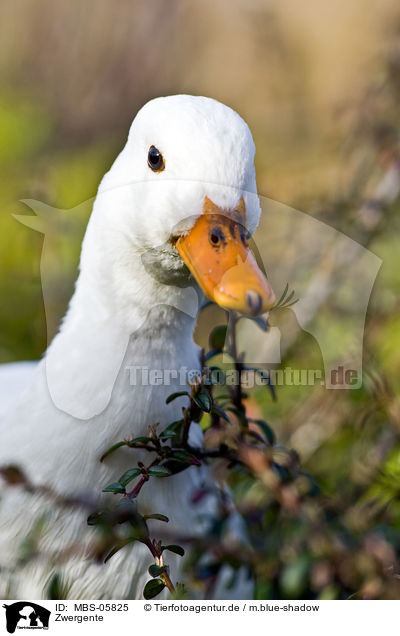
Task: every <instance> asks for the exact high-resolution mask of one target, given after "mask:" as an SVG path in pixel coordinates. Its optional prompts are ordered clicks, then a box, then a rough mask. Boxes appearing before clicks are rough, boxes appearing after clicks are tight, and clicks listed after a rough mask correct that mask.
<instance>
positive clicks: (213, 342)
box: [209, 325, 227, 350]
mask: <svg viewBox="0 0 400 636" xmlns="http://www.w3.org/2000/svg"><path fill="white" fill-rule="evenodd" d="M226 332H227V327H226V325H219V326H218V327H215V328H214V329H213V330H212V332H211V333H210V338H209V342H210V347H211V349H220V350H222V349H223V348H224V344H225V340H226Z"/></svg>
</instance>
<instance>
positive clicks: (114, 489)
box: [103, 481, 125, 494]
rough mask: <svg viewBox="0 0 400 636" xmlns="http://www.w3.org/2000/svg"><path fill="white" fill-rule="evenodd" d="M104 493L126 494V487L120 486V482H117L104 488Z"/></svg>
mask: <svg viewBox="0 0 400 636" xmlns="http://www.w3.org/2000/svg"><path fill="white" fill-rule="evenodd" d="M103 492H113V493H115V494H116V493H123V494H125V486H122V484H120V483H119V481H116V482H115V483H113V484H110V485H109V486H107V487H106V488H103Z"/></svg>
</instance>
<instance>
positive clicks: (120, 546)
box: [104, 537, 136, 563]
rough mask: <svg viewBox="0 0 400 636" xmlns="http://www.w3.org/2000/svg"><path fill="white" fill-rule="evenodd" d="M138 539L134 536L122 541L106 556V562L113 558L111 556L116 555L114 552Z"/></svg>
mask: <svg viewBox="0 0 400 636" xmlns="http://www.w3.org/2000/svg"><path fill="white" fill-rule="evenodd" d="M135 540H136V539H133V538H132V537H129V539H125V540H124V541H121V542H120V543H119V544H118V545H116V546H115V547H114V548H113V549H112V550H111V551H110V552H109V553H108V554H107V556H106V558H105V559H104V563H107V561H109V560H110V559H111V557H113V556H114V554H117V552H119V551H120V550H122V548H124V547H125V546H126V545H128V543H133V542H134V541H135Z"/></svg>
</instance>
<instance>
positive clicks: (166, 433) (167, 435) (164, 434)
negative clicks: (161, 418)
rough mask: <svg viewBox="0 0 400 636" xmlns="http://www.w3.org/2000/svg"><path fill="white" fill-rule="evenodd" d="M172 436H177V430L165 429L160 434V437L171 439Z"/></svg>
mask: <svg viewBox="0 0 400 636" xmlns="http://www.w3.org/2000/svg"><path fill="white" fill-rule="evenodd" d="M171 437H176V433H175V431H163V432H162V433H161V435H160V439H170V438H171Z"/></svg>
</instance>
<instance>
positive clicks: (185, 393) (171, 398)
mask: <svg viewBox="0 0 400 636" xmlns="http://www.w3.org/2000/svg"><path fill="white" fill-rule="evenodd" d="M183 395H187V396H189V393H188V392H187V391H178V392H177V393H171V395H169V396H168V397H167V399H166V400H165V403H166V404H169V403H170V402H172V401H173V400H176V398H178V397H182V396H183Z"/></svg>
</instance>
